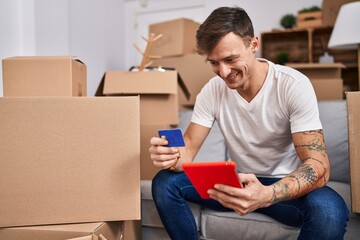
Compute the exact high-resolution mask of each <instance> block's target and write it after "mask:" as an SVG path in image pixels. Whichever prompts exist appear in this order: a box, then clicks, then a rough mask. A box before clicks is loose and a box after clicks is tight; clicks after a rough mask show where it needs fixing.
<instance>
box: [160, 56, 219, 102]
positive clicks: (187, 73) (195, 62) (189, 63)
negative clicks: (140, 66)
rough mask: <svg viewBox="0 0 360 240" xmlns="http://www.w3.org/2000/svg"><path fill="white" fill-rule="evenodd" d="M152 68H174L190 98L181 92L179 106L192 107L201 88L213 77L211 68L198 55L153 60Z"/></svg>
mask: <svg viewBox="0 0 360 240" xmlns="http://www.w3.org/2000/svg"><path fill="white" fill-rule="evenodd" d="M153 66H161V67H170V68H175V69H176V70H177V71H178V72H179V73H180V76H181V78H182V79H183V81H184V82H185V84H186V86H187V88H188V90H189V92H190V98H189V99H187V98H186V96H185V94H184V93H183V92H180V94H179V102H180V105H182V106H186V107H192V106H194V104H195V100H196V96H197V95H198V93H199V92H200V90H201V89H202V87H203V86H204V85H205V84H206V83H207V82H208V81H209V79H211V78H212V77H214V76H215V74H214V72H213V71H212V70H211V66H209V65H208V64H206V61H205V59H204V57H202V56H199V55H198V54H186V55H184V56H179V57H169V58H164V59H159V60H155V61H154V63H153Z"/></svg>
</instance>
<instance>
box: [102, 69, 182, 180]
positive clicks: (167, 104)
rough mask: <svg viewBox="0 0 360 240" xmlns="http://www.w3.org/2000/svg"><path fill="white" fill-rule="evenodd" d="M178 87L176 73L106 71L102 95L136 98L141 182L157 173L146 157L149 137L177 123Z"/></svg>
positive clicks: (180, 81) (178, 82) (178, 79)
mask: <svg viewBox="0 0 360 240" xmlns="http://www.w3.org/2000/svg"><path fill="white" fill-rule="evenodd" d="M179 86H183V87H185V89H184V91H185V92H186V91H187V88H186V85H185V84H183V83H182V79H181V78H180V77H179V74H178V72H177V71H164V72H162V71H140V72H132V71H108V72H106V73H105V77H104V82H103V89H102V93H103V95H105V96H133V95H140V132H141V137H140V138H141V150H140V172H141V179H148V180H150V179H152V178H153V177H154V175H155V174H156V173H157V172H158V170H159V169H158V168H156V167H154V166H153V164H152V162H151V159H150V154H149V147H150V138H151V137H154V136H157V135H158V134H157V130H158V129H167V128H171V126H172V125H177V124H178V123H179V103H178V99H179V97H178V95H179Z"/></svg>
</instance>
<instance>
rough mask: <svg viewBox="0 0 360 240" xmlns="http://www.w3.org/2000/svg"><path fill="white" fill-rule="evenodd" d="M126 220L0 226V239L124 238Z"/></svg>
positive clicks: (68, 239)
mask: <svg viewBox="0 0 360 240" xmlns="http://www.w3.org/2000/svg"><path fill="white" fill-rule="evenodd" d="M123 228H124V222H96V223H79V224H64V225H45V226H29V227H14V228H0V240H65V239H67V240H75V239H77V240H80V239H81V240H96V239H100V240H102V239H106V240H122V239H124V238H123V231H124V230H123Z"/></svg>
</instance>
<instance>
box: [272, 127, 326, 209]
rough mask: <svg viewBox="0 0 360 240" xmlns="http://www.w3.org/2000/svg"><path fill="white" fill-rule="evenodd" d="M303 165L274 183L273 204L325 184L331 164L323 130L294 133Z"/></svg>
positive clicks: (296, 146) (295, 144)
mask: <svg viewBox="0 0 360 240" xmlns="http://www.w3.org/2000/svg"><path fill="white" fill-rule="evenodd" d="M292 138H293V142H294V146H295V149H296V152H297V154H298V156H299V158H300V160H301V163H302V165H301V166H300V167H299V168H298V169H296V170H295V171H293V172H292V173H290V174H289V175H287V176H286V177H284V178H283V179H281V180H280V181H278V182H276V183H275V184H273V185H272V190H273V196H272V200H271V202H272V203H271V204H274V203H277V202H280V201H284V200H289V199H293V198H297V197H299V196H302V195H304V194H306V193H308V192H310V191H312V190H314V189H316V188H319V187H322V186H325V184H326V183H327V182H328V181H329V177H330V164H329V159H328V155H327V152H326V147H325V141H324V135H323V131H322V130H313V131H306V132H298V133H293V134H292Z"/></svg>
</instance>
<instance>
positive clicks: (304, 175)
mask: <svg viewBox="0 0 360 240" xmlns="http://www.w3.org/2000/svg"><path fill="white" fill-rule="evenodd" d="M285 178H288V179H293V180H294V185H293V188H294V189H293V190H292V191H291V189H290V186H289V184H288V183H286V182H285V183H281V182H278V183H275V184H274V185H273V186H272V189H273V197H272V202H273V203H277V202H280V201H285V200H288V199H292V198H295V197H298V196H299V195H300V192H301V182H304V183H305V184H306V185H307V186H308V187H313V186H314V185H315V184H316V182H317V180H318V175H317V173H316V171H315V170H314V169H313V168H312V167H311V166H310V165H307V164H304V165H302V166H301V167H299V168H298V169H297V170H296V171H294V172H292V173H290V174H289V175H288V176H287V177H285ZM285 178H284V179H285Z"/></svg>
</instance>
